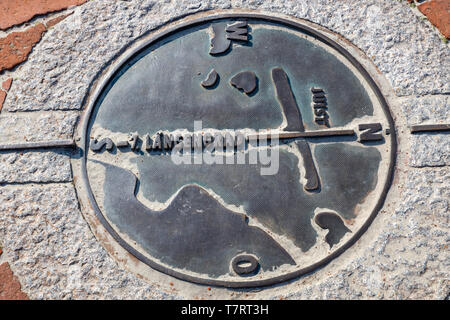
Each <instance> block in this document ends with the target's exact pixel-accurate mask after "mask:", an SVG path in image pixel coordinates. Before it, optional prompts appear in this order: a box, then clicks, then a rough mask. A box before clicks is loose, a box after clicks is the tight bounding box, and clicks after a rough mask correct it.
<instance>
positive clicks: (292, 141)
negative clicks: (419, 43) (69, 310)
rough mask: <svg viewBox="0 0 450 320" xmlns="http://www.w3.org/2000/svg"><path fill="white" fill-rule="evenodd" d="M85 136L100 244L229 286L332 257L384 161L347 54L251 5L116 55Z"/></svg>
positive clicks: (364, 216)
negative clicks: (103, 238) (104, 236)
mask: <svg viewBox="0 0 450 320" xmlns="http://www.w3.org/2000/svg"><path fill="white" fill-rule="evenodd" d="M83 143H84V146H83V150H84V152H83V164H82V170H83V174H84V178H85V182H86V187H87V190H88V194H89V199H90V202H91V205H92V207H93V208H94V210H95V212H96V214H97V216H98V218H99V220H100V221H101V222H102V224H103V225H104V227H105V228H106V230H107V231H108V232H109V233H110V234H111V235H112V236H113V237H114V239H115V240H116V241H117V242H118V243H119V244H120V245H121V246H123V247H124V248H125V249H126V250H127V251H129V252H130V253H131V254H132V255H134V256H135V257H137V258H138V259H139V260H141V261H142V262H144V263H146V264H148V265H149V266H151V267H152V268H154V269H156V270H158V271H161V272H164V273H166V274H169V275H172V276H175V277H177V278H180V279H184V280H188V281H191V282H195V283H201V284H209V285H218V286H227V287H251V286H263V285H270V284H274V283H278V282H282V281H285V280H288V279H292V278H294V277H297V276H299V275H301V274H304V273H306V272H310V271H312V270H314V268H317V267H318V266H320V265H323V264H324V263H327V262H329V261H330V260H331V259H333V258H335V257H336V256H338V255H339V254H340V253H341V252H343V251H344V250H345V249H347V248H348V247H349V246H350V245H351V244H352V243H354V241H355V240H356V239H357V238H358V237H359V236H360V235H361V234H362V232H364V231H365V229H366V228H367V227H368V225H369V224H370V222H371V221H372V219H373V218H374V216H375V215H376V213H377V212H378V210H379V209H380V208H381V206H382V204H383V201H384V198H385V196H386V192H387V190H388V187H389V184H390V180H391V176H392V170H393V163H394V157H395V130H394V126H393V121H392V118H391V116H390V114H389V110H388V108H387V105H386V102H385V100H384V98H383V96H382V95H381V93H380V90H379V89H378V88H377V86H376V84H375V83H374V81H373V80H372V79H371V78H370V76H369V75H368V73H367V72H366V71H365V70H364V69H363V68H362V66H361V65H360V64H359V63H358V62H357V60H356V59H355V58H353V57H352V56H351V55H350V54H349V53H348V52H347V51H345V50H344V49H343V48H342V47H341V46H339V45H338V44H337V43H335V42H333V41H332V40H330V39H329V38H327V37H326V36H324V35H322V34H321V33H319V32H318V31H316V30H314V29H311V27H308V26H304V25H302V24H299V23H297V22H293V21H288V20H285V19H281V18H273V17H268V16H263V15H255V14H221V15H214V16H210V17H202V18H200V19H197V20H193V21H192V20H191V21H190V22H188V23H182V24H178V25H176V26H175V27H172V28H170V27H169V28H167V29H165V31H163V32H161V33H159V34H158V36H156V37H153V38H151V39H150V40H148V41H147V42H146V43H145V44H143V45H141V46H140V47H139V48H137V49H135V50H134V51H133V52H132V53H131V54H130V53H129V54H127V55H126V56H125V57H124V58H122V59H120V62H119V63H118V64H117V65H116V67H115V68H113V70H112V71H110V72H109V74H108V75H107V76H106V78H104V80H103V84H102V85H101V86H100V88H99V89H97V92H96V93H95V94H94V95H93V99H92V102H91V104H90V107H89V108H88V110H87V114H86V119H85V122H84V139H83Z"/></svg>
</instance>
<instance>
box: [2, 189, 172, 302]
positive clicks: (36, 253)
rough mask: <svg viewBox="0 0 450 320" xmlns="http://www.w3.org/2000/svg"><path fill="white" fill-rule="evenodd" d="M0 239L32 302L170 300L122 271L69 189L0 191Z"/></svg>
mask: <svg viewBox="0 0 450 320" xmlns="http://www.w3.org/2000/svg"><path fill="white" fill-rule="evenodd" d="M0 212H1V213H2V214H1V215H0V238H1V241H2V243H3V244H4V250H5V253H4V254H5V255H6V256H7V257H8V258H9V259H10V263H11V265H12V266H14V270H16V275H17V276H18V277H20V279H21V282H22V289H23V290H24V291H25V292H27V293H28V294H29V296H30V298H32V299H87V298H89V299H95V298H97V299H126V298H128V299H170V298H174V297H175V296H172V295H168V294H165V293H162V292H160V291H159V290H158V289H157V288H154V287H152V286H149V285H148V284H146V283H145V282H143V281H142V280H140V279H138V278H137V277H136V276H134V275H132V274H130V273H128V272H126V271H124V270H122V269H121V268H120V267H118V266H117V264H116V263H115V261H114V260H113V259H112V258H110V257H109V255H108V254H107V253H106V251H105V250H104V249H103V248H102V246H101V245H100V244H99V243H98V242H97V240H96V239H95V238H94V236H93V235H92V232H91V231H90V230H89V227H88V225H87V223H86V222H85V220H84V219H83V218H82V216H81V214H80V211H79V209H78V201H77V198H76V195H75V191H74V188H73V186H72V185H69V184H57V185H46V186H32V187H27V186H5V187H0Z"/></svg>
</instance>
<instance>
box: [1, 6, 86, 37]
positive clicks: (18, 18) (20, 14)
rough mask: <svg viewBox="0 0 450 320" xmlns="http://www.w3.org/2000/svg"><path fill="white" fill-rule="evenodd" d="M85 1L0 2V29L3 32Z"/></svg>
mask: <svg viewBox="0 0 450 320" xmlns="http://www.w3.org/2000/svg"><path fill="white" fill-rule="evenodd" d="M86 1H87V0H20V1H17V0H2V1H1V2H0V29H1V30H5V29H7V28H9V27H12V26H14V25H18V24H21V23H23V22H26V21H28V20H30V19H31V18H33V17H35V16H37V15H40V14H45V13H49V12H53V11H58V10H62V9H66V8H68V7H69V6H73V5H80V4H82V3H85V2H86Z"/></svg>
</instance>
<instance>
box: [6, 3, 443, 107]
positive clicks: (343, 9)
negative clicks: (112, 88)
mask: <svg viewBox="0 0 450 320" xmlns="http://www.w3.org/2000/svg"><path fill="white" fill-rule="evenodd" d="M225 8H250V9H261V10H265V11H268V12H278V13H284V14H289V15H292V16H295V17H298V18H303V19H307V20H310V21H312V22H315V23H317V24H319V25H322V26H324V27H327V28H329V29H330V30H332V31H335V32H337V33H340V34H341V35H343V36H344V37H345V38H347V39H348V40H350V41H351V42H353V43H354V44H355V45H357V46H358V47H359V48H360V49H362V50H363V51H364V52H365V53H366V54H367V55H368V56H369V57H371V59H372V60H373V61H374V63H375V65H376V66H377V67H378V69H379V70H380V71H381V72H382V73H383V74H384V75H385V76H386V77H387V79H388V80H389V81H390V82H391V85H392V87H393V88H394V90H395V92H396V93H397V94H398V95H413V94H432V93H448V92H450V72H448V71H449V70H448V67H447V68H446V67H443V66H448V65H450V53H449V50H448V47H447V45H445V44H444V43H443V42H442V41H441V40H440V39H439V37H438V35H437V33H434V32H433V31H432V30H431V29H430V27H429V26H428V24H426V23H424V22H423V21H421V20H420V19H419V18H418V17H417V16H416V15H415V14H414V13H413V12H412V11H411V9H410V8H409V7H408V6H407V4H405V3H401V2H398V1H391V0H383V1H376V2H374V1H371V0H348V1H332V0H320V1H319V0H315V1H308V2H306V1H262V0H259V1H258V0H256V1H235V0H233V1H230V0H228V1H227V0H211V1H186V0H184V1H149V0H146V1H106V0H96V1H89V2H87V3H86V4H85V5H83V6H80V7H77V8H76V9H75V13H74V14H73V15H71V16H70V17H68V18H66V19H65V20H63V21H62V22H61V23H59V24H58V25H57V26H56V27H54V28H52V29H51V30H50V31H49V32H47V33H46V34H45V36H44V38H43V39H42V41H41V42H40V43H39V44H38V45H37V46H36V47H35V48H34V50H33V53H32V54H31V55H30V58H29V61H28V62H27V64H26V65H25V66H24V67H23V69H22V70H21V71H20V72H19V74H18V79H16V80H15V81H14V82H13V85H12V90H11V91H10V93H9V94H8V97H7V99H6V102H5V107H4V108H5V109H6V110H9V111H22V110H67V109H76V110H79V109H80V108H82V104H83V99H84V98H85V95H86V92H87V90H88V88H89V86H90V85H91V84H92V82H93V81H94V80H95V78H96V76H97V75H98V74H99V73H100V72H101V70H102V67H103V66H105V65H106V64H107V63H108V61H109V60H111V59H112V58H114V57H115V56H117V55H118V54H120V53H121V52H122V50H123V49H124V47H125V46H126V45H127V44H129V43H130V42H132V41H133V40H134V39H136V38H138V37H140V36H142V35H143V34H145V33H146V32H148V31H150V30H152V29H155V28H156V27H158V26H159V25H161V24H164V23H166V22H168V21H172V20H174V19H176V18H178V17H182V16H185V15H187V14H189V13H194V12H198V11H203V10H207V9H225Z"/></svg>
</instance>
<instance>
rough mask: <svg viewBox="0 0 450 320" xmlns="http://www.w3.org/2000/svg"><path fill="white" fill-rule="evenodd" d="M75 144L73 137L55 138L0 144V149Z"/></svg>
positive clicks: (55, 146) (57, 146)
mask: <svg viewBox="0 0 450 320" xmlns="http://www.w3.org/2000/svg"><path fill="white" fill-rule="evenodd" d="M74 146H75V142H74V141H73V140H71V139H67V140H54V141H39V142H24V143H14V144H0V151H5V150H7V151H12V150H24V149H40V148H64V147H71V148H73V147H74Z"/></svg>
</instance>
